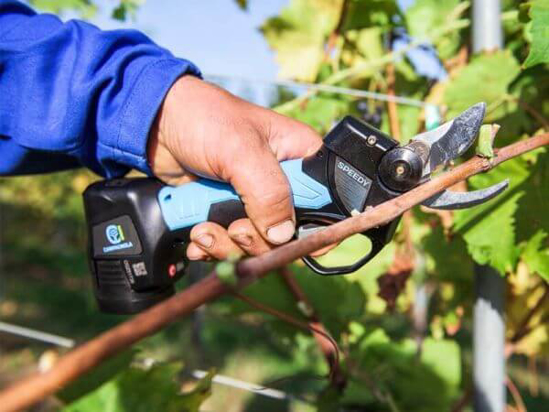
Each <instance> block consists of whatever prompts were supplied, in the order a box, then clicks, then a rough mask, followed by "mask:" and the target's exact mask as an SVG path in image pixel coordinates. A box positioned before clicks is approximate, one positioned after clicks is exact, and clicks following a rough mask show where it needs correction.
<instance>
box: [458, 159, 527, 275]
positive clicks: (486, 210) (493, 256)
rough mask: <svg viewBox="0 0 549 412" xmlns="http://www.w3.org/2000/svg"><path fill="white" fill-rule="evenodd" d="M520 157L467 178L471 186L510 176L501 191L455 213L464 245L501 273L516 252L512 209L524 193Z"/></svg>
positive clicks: (524, 173)
mask: <svg viewBox="0 0 549 412" xmlns="http://www.w3.org/2000/svg"><path fill="white" fill-rule="evenodd" d="M528 169H529V165H528V162H527V161H526V160H525V159H524V158H515V159H512V160H510V161H507V162H505V163H503V164H501V165H499V166H498V167H497V168H495V169H494V170H492V171H491V172H489V173H486V174H482V175H477V176H474V177H473V178H471V179H469V183H470V186H471V188H472V189H479V188H482V187H487V186H490V185H492V184H495V183H498V182H501V181H502V180H503V179H506V178H510V187H509V189H507V190H506V191H505V192H504V193H502V194H501V195H499V196H498V197H496V198H495V199H492V200H490V201H489V202H486V203H484V204H482V205H479V206H476V207H474V208H471V209H466V210H461V211H457V212H456V213H455V224H454V230H455V231H457V232H458V233H460V234H461V235H462V236H463V238H464V239H465V241H466V243H467V249H468V251H469V253H470V254H471V256H472V257H473V259H474V260H475V261H476V262H477V263H479V264H490V265H492V266H493V267H494V268H496V269H497V270H498V271H499V272H500V273H501V274H504V273H506V272H508V271H511V270H512V269H513V268H514V266H515V263H516V261H517V258H518V256H519V252H520V251H519V248H518V247H517V244H516V243H517V242H516V237H515V213H516V211H517V209H518V200H519V199H520V197H521V196H524V191H523V190H521V189H522V187H521V184H523V183H524V181H525V180H526V179H527V177H528V172H529V170H528Z"/></svg>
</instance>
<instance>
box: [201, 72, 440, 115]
mask: <svg viewBox="0 0 549 412" xmlns="http://www.w3.org/2000/svg"><path fill="white" fill-rule="evenodd" d="M204 77H205V78H206V79H212V80H214V79H217V80H221V81H227V80H229V81H239V82H246V83H260V84H267V85H271V86H282V87H296V88H300V89H306V90H315V91H320V92H327V93H337V94H344V95H347V96H354V97H363V98H368V99H374V100H380V101H384V102H395V103H397V104H403V105H408V106H415V107H427V106H436V105H433V104H430V103H425V102H423V101H421V100H417V99H412V98H410V97H405V96H391V95H388V94H385V93H377V92H370V91H367V90H360V89H352V88H348V87H340V86H331V85H328V84H316V83H305V82H295V81H292V80H267V79H255V78H248V77H243V76H228V75H224V74H213V73H210V74H206V75H205V76H204Z"/></svg>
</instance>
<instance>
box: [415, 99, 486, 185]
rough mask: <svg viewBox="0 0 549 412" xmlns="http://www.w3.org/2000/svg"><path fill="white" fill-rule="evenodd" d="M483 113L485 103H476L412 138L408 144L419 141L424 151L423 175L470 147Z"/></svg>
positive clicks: (426, 175)
mask: <svg viewBox="0 0 549 412" xmlns="http://www.w3.org/2000/svg"><path fill="white" fill-rule="evenodd" d="M485 113H486V103H477V104H475V105H474V106H471V107H469V108H468V109H467V110H465V111H464V112H463V113H461V114H460V115H459V116H457V117H455V118H454V119H452V120H450V121H449V122H446V123H444V124H443V125H441V126H439V127H437V128H436V129H433V130H429V131H428V132H425V133H421V134H418V135H416V136H415V137H413V138H412V140H411V141H410V143H409V144H408V145H410V144H412V145H413V144H418V142H419V143H420V144H421V145H422V146H424V148H425V151H426V156H427V159H425V160H426V162H425V167H424V169H423V177H428V176H429V175H430V174H431V172H432V171H433V170H434V169H435V168H436V167H438V166H439V165H443V164H446V163H448V162H449V161H450V160H453V159H456V158H457V157H459V156H460V155H461V154H462V153H464V152H465V151H466V150H467V149H469V147H471V145H472V144H473V142H474V141H475V139H476V137H477V135H478V132H479V130H480V126H481V125H482V121H483V119H484V114H485ZM414 142H415V143H414Z"/></svg>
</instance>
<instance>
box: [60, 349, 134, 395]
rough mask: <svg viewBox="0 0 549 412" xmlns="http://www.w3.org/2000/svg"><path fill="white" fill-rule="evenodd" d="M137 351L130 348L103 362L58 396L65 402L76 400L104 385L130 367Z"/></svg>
mask: <svg viewBox="0 0 549 412" xmlns="http://www.w3.org/2000/svg"><path fill="white" fill-rule="evenodd" d="M136 353H137V350H135V349H129V350H126V351H124V352H122V353H120V354H119V355H117V356H115V357H114V358H111V359H109V360H107V361H105V362H103V363H101V364H100V365H99V366H98V367H96V368H94V369H92V370H91V371H90V372H88V373H87V374H85V375H83V376H82V377H80V378H79V379H77V380H76V381H75V382H73V383H71V384H70V385H69V386H67V387H65V388H63V389H62V390H61V391H60V392H58V393H57V395H56V396H57V397H58V398H59V399H61V400H62V401H63V402H65V403H70V402H74V401H75V400H76V399H78V398H81V397H82V396H84V395H86V394H87V393H89V392H91V391H93V390H95V389H97V388H98V387H99V386H101V385H103V384H104V383H105V382H107V381H108V380H110V379H111V378H113V377H114V376H115V375H116V374H117V373H119V372H120V371H121V370H122V369H126V368H128V367H129V366H130V363H131V362H132V360H133V358H134V356H135V354H136Z"/></svg>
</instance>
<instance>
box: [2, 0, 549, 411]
mask: <svg viewBox="0 0 549 412" xmlns="http://www.w3.org/2000/svg"><path fill="white" fill-rule="evenodd" d="M149 1H152V0H149ZM227 1H229V0H227ZM252 1H253V0H252ZM33 3H34V5H35V6H36V7H38V8H40V9H49V10H53V11H56V12H60V13H61V12H66V11H67V10H70V12H71V13H74V12H75V11H76V12H77V13H79V14H80V15H81V16H82V17H84V18H85V17H87V16H91V14H92V13H94V7H95V6H94V4H93V2H89V1H86V0H36V1H34V2H33ZM237 3H238V6H239V7H241V8H242V13H246V7H247V2H246V1H238V2H237ZM502 3H503V11H502V21H503V24H504V31H505V45H506V48H505V49H504V50H501V51H495V52H491V53H484V54H479V55H473V54H472V53H471V50H470V38H471V27H470V12H471V10H470V4H469V2H461V1H457V0H444V1H435V0H417V1H415V2H414V3H413V4H412V5H411V6H410V7H408V8H406V9H405V10H404V9H403V8H401V7H399V4H398V2H396V1H391V0H372V1H366V0H349V1H341V0H339V1H330V0H291V1H289V4H288V6H286V7H285V8H283V10H282V11H281V12H280V14H279V15H278V16H275V17H272V18H269V19H268V20H266V21H265V22H264V23H263V25H262V26H261V28H260V30H261V32H262V33H263V35H264V38H265V40H266V41H267V42H268V44H269V45H270V47H271V48H273V49H274V51H275V53H276V59H277V63H278V64H279V66H280V76H281V77H284V78H287V79H292V80H295V81H300V82H311V83H322V84H327V85H337V86H342V87H347V88H354V89H361V90H366V91H370V92H375V93H382V94H385V95H399V96H407V97H410V98H413V99H417V100H420V101H424V102H427V103H428V104H430V105H432V106H429V107H428V108H427V109H426V108H425V107H417V106H411V105H396V104H392V103H387V102H383V101H379V100H374V99H367V98H356V97H353V96H348V95H345V94H339V93H327V92H315V91H308V92H306V93H302V92H300V91H298V90H297V89H296V88H279V89H277V92H276V93H275V94H273V96H272V102H271V103H272V106H273V107H275V108H276V109H277V110H278V111H280V112H282V113H284V114H287V115H290V116H292V117H295V118H297V119H299V120H302V121H304V122H306V123H308V124H310V125H312V126H313V127H315V128H316V129H317V130H318V131H319V132H321V133H325V132H326V131H327V130H329V128H330V127H331V126H332V125H333V123H334V122H335V121H337V120H338V119H340V118H341V117H342V116H344V115H346V114H354V115H356V116H360V117H363V118H365V120H367V121H369V122H372V123H377V124H378V126H379V127H380V129H381V130H383V131H385V132H387V133H390V134H392V135H393V136H395V137H396V138H399V139H400V140H401V141H402V142H405V141H406V139H407V138H409V137H411V136H413V135H414V134H416V133H418V132H420V131H422V130H424V128H425V124H426V120H427V122H429V121H430V120H432V115H431V113H430V111H432V109H433V107H438V108H439V110H440V114H441V116H442V117H444V118H446V119H449V118H451V117H453V116H454V115H456V114H457V113H459V112H460V111H462V110H464V109H465V108H467V107H468V106H470V105H472V104H474V103H477V102H479V101H485V102H487V104H488V115H487V117H486V122H495V123H498V124H500V125H501V130H500V133H499V134H498V137H497V141H496V146H502V145H504V144H508V143H510V142H513V141H516V140H519V139H523V138H526V137H527V136H531V135H534V134H536V133H539V132H540V131H542V130H543V129H545V130H546V131H549V130H548V129H549V121H548V120H547V119H548V118H549V98H548V96H549V65H548V62H549V52H548V51H547V50H548V49H549V43H548V42H549V40H548V39H549V36H547V27H549V4H548V3H547V2H546V1H543V0H539V1H533V2H529V3H526V2H518V1H503V2H502ZM139 5H140V2H139V1H136V0H123V1H122V2H121V3H120V4H119V5H117V6H115V7H114V8H113V18H116V19H120V20H124V19H131V16H132V13H134V12H135V10H136V9H137V8H138V7H139ZM158 7H161V6H160V4H159V6H158ZM418 45H420V47H421V48H422V49H424V53H425V54H431V55H435V56H436V55H438V57H439V58H440V60H441V62H442V65H443V67H444V70H445V72H446V73H447V75H446V76H435V78H433V76H432V74H430V73H427V75H425V74H420V73H421V72H422V67H421V65H422V60H421V59H419V60H418V58H417V56H414V55H408V54H407V52H408V51H410V50H412V49H413V48H414V47H417V46H418ZM243 47H245V45H243ZM185 57H188V58H190V59H192V56H185ZM426 113H427V117H428V118H427V119H426ZM548 157H549V155H548V153H547V151H546V150H543V149H541V150H537V151H535V152H531V153H529V154H528V155H526V156H522V157H520V158H517V159H514V160H511V161H509V162H507V163H505V164H503V165H502V166H499V167H498V168H497V169H496V170H494V171H492V172H490V173H487V174H484V175H479V176H476V177H474V178H472V179H470V180H469V182H468V187H469V188H480V187H486V186H488V185H490V184H493V183H496V182H499V181H501V180H503V179H504V178H507V177H509V178H510V179H511V187H510V189H509V190H508V191H507V192H506V193H504V194H503V195H502V196H500V197H498V198H497V199H495V200H494V201H491V202H489V203H487V204H486V205H483V206H479V207H476V208H475V209H472V210H467V211H464V212H455V213H452V212H433V211H430V210H427V209H423V208H415V209H414V210H413V211H412V212H408V213H407V214H406V215H405V217H404V219H403V221H402V223H401V225H400V228H399V231H398V233H397V236H396V238H395V241H394V242H393V243H392V244H391V245H389V246H388V247H386V248H385V249H384V251H383V252H382V253H381V255H380V256H379V257H378V258H376V259H375V260H374V261H372V262H371V263H370V264H368V265H366V266H365V267H364V268H362V269H361V270H359V271H358V272H357V273H355V274H352V275H349V276H345V277H336V278H321V277H318V276H315V275H313V274H311V273H310V272H309V270H308V269H306V268H305V267H303V265H302V264H301V263H295V264H294V265H292V266H291V268H290V269H291V271H292V272H293V273H294V274H295V278H296V280H297V282H298V283H299V285H300V287H301V289H302V290H303V291H304V292H305V294H306V295H307V297H308V299H309V300H310V303H311V305H312V307H313V308H314V309H315V311H316V313H317V315H318V317H319V318H320V320H321V321H322V323H323V324H324V325H325V326H326V328H327V329H328V331H329V332H330V334H331V335H332V336H333V337H334V338H335V339H336V340H337V342H338V344H339V346H340V349H341V356H342V358H343V364H344V371H345V373H346V375H347V379H348V385H347V387H346V388H345V389H344V390H341V391H340V390H337V388H333V387H329V386H328V381H327V380H326V379H325V378H322V377H325V376H326V374H327V371H328V368H327V365H326V362H325V360H324V358H323V357H322V354H321V353H320V352H319V351H318V347H317V345H316V342H315V340H314V339H313V338H312V337H311V336H310V333H307V332H306V331H303V330H300V329H298V328H295V327H294V326H291V325H289V324H287V323H285V322H282V321H281V320H279V319H276V318H274V317H273V316H272V315H269V314H266V313H264V312H262V311H258V310H256V309H254V308H252V307H250V306H248V305H246V304H244V303H242V302H240V301H237V300H235V299H234V298H233V297H230V296H229V297H226V298H224V299H222V300H220V301H218V302H216V303H214V304H211V305H209V306H208V307H207V308H204V309H202V310H200V311H198V312H197V313H196V314H195V315H194V316H193V317H192V319H187V320H184V321H181V322H177V323H176V324H174V325H172V326H170V327H169V328H167V329H165V330H164V331H162V332H161V333H159V334H157V335H155V336H153V337H151V338H148V339H146V340H144V341H143V342H141V343H140V344H139V345H137V347H136V348H134V350H133V351H131V352H127V353H125V354H123V355H122V356H119V357H117V358H116V359H115V361H112V362H109V363H108V364H107V365H106V366H105V367H104V368H103V369H102V371H100V372H101V373H96V374H90V375H88V376H86V377H85V378H84V379H83V380H82V381H80V382H79V383H77V384H76V385H73V386H72V387H70V388H68V389H67V390H66V391H65V392H64V393H63V394H62V395H61V399H63V400H64V401H65V402H66V403H67V404H69V406H67V410H78V411H83V410H84V411H87V410H89V411H92V410H97V409H99V408H100V407H102V408H105V409H109V410H117V411H118V410H120V411H123V410H124V411H126V410H132V411H133V410H180V409H181V408H183V407H189V408H192V407H193V405H195V406H196V407H197V405H199V404H201V403H202V402H203V401H204V399H205V398H206V396H207V392H208V391H207V390H202V389H207V388H208V386H209V383H208V379H206V380H203V381H201V385H202V386H201V387H199V388H198V389H195V391H194V392H190V393H189V394H188V395H186V396H178V395H177V393H176V392H177V391H176V389H177V386H178V385H176V383H175V381H174V378H175V377H177V378H178V379H180V380H181V381H182V382H183V387H184V389H187V390H190V388H191V387H192V383H193V382H194V380H193V379H191V377H190V375H189V371H192V370H195V369H209V368H210V367H215V368H216V370H217V371H218V372H219V373H221V374H223V375H227V376H232V377H235V378H238V379H242V380H245V381H249V382H255V383H258V384H264V385H266V386H270V387H271V386H273V387H276V388H277V389H279V390H281V391H283V392H285V393H287V394H291V396H292V397H291V399H289V400H285V401H281V400H275V399H269V398H266V397H262V396H257V395H252V394H251V393H248V392H244V391H236V390H234V389H231V388H227V387H223V386H220V385H214V386H213V389H212V395H211V396H210V398H209V399H208V400H206V401H205V403H203V407H204V410H220V409H223V410H234V411H237V410H243V409H246V410H250V411H251V410H259V409H261V410H263V411H270V410H273V411H280V410H284V408H286V409H287V410H297V411H308V410H316V408H317V407H318V408H319V410H325V411H331V410H336V408H337V405H345V406H347V407H349V408H351V409H349V410H376V411H377V410H390V411H435V410H437V411H443V410H452V408H460V407H461V408H462V410H467V408H469V407H470V406H465V407H464V408H465V409H463V407H462V405H461V403H460V402H462V401H465V402H464V403H466V404H467V401H468V399H469V398H470V391H471V356H472V355H471V330H472V316H471V315H472V303H473V268H474V265H475V264H481V265H485V264H489V265H491V266H492V267H494V268H495V269H496V270H497V271H498V272H499V273H500V274H501V276H504V277H505V280H506V283H507V296H506V314H505V316H506V326H507V331H506V335H507V339H508V344H507V352H508V355H509V359H508V363H507V365H508V369H507V373H508V378H509V380H510V381H511V382H512V383H513V385H512V386H510V387H511V388H512V387H513V386H515V385H516V387H517V388H518V391H519V393H520V398H522V402H524V404H525V406H526V408H527V409H528V410H532V411H535V410H542V407H543V405H544V404H545V405H546V404H547V402H548V401H549V378H547V376H548V373H547V372H548V370H549V363H548V361H547V359H548V357H547V355H548V353H549V326H548V325H549V323H548V322H547V320H548V311H547V309H548V308H549V299H548V298H547V296H548V295H549V292H548V290H549V286H548V283H547V282H548V281H549V238H548V233H549V216H548V214H547V210H549V185H548V184H547V181H549V162H548V160H549V159H548ZM95 179H97V177H96V176H93V175H92V174H91V173H89V172H86V171H71V172H66V173H58V174H54V175H47V176H40V177H36V176H33V177H18V178H10V179H4V178H3V179H1V180H0V216H1V219H2V220H1V226H0V229H1V231H0V235H1V239H0V241H1V245H2V256H1V259H2V260H1V263H2V272H1V274H0V276H1V277H0V282H1V283H0V318H1V319H2V320H4V321H7V322H11V323H16V324H21V325H27V326H29V327H36V328H37V329H47V330H48V331H50V332H54V333H57V334H60V335H63V336H70V337H72V338H74V339H76V340H78V341H83V340H86V339H89V338H91V337H93V336H95V335H96V334H97V333H99V332H100V331H103V330H105V329H107V328H109V327H111V326H113V325H115V324H116V323H118V322H120V321H121V320H123V318H120V317H113V316H107V315H103V314H100V313H99V312H98V311H97V308H96V306H95V302H94V301H93V296H92V293H91V289H90V283H89V279H88V278H89V275H88V273H87V267H86V259H85V255H84V253H85V242H86V239H85V226H84V221H83V211H82V205H81V198H80V195H81V193H82V191H83V190H84V188H85V187H86V186H87V185H88V184H89V183H90V182H92V181H93V180H95ZM361 252H363V245H358V244H357V241H356V240H354V239H352V240H350V241H348V242H346V243H345V244H344V245H343V246H342V247H340V248H338V249H337V250H336V251H335V252H333V253H332V254H331V255H329V256H328V258H327V259H331V260H333V261H342V260H348V259H351V258H354V257H356V256H357V254H361ZM205 272H206V268H205V265H204V266H197V267H196V268H195V270H194V271H193V277H194V278H195V279H196V278H198V277H200V274H201V273H202V274H203V273H205ZM190 281H192V279H185V280H182V281H181V282H180V284H179V285H178V287H179V288H184V287H185V285H186V284H188V282H190ZM245 294H246V295H248V296H250V297H253V298H254V299H256V300H258V301H260V302H263V303H264V304H266V305H268V306H270V307H272V308H275V309H277V310H279V311H282V312H284V313H288V314H290V315H292V316H293V317H294V318H297V319H301V320H305V319H304V316H303V314H302V312H301V311H300V310H299V308H298V307H297V306H296V301H295V298H294V297H293V296H292V294H291V292H290V291H289V290H288V288H287V287H286V285H285V283H284V281H283V278H282V277H281V276H280V275H279V274H272V275H270V276H268V277H266V278H265V279H263V280H262V281H260V282H258V283H256V284H254V285H253V286H251V287H250V288H248V289H247V290H246V291H245ZM58 352H59V350H58V349H47V350H46V348H45V346H44V345H42V344H39V343H29V342H28V341H24V340H21V339H19V338H16V337H12V336H7V335H2V338H1V340H0V358H1V360H2V362H0V386H3V385H4V384H5V383H7V382H9V381H11V380H13V379H15V378H17V377H19V376H22V375H24V374H25V373H27V372H28V371H29V370H32V369H33V368H35V366H36V363H37V362H41V363H43V364H47V363H48V362H50V361H51V359H54V358H55V357H56V356H57V355H56V354H57V353H58ZM151 360H154V361H155V365H154V366H150V364H151ZM130 362H132V363H133V364H134V365H138V366H139V365H140V366H141V367H140V368H139V367H135V366H133V367H129V364H130ZM144 364H146V365H149V369H148V370H144V369H143V365H144ZM103 381H106V382H107V381H108V383H106V384H105V385H103V386H100V387H97V383H99V382H103ZM517 399H518V398H517V395H516V393H513V391H512V392H510V393H509V396H508V403H510V404H511V405H514V407H515V408H517V410H520V407H521V406H520V402H521V401H518V403H519V404H518V405H517ZM72 401H74V402H73V403H72V404H71V402H72ZM58 402H59V401H58V400H51V401H49V403H48V406H47V408H52V409H55V408H58V407H60V405H61V404H60V403H58ZM107 405H109V406H108V407H107ZM138 408H140V409H138ZM352 408H355V409H352ZM457 410H459V409H457Z"/></svg>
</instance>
